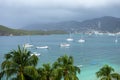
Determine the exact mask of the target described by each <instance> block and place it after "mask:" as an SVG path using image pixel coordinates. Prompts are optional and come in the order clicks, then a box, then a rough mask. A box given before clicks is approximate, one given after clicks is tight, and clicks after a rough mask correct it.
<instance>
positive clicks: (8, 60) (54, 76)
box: [0, 46, 80, 80]
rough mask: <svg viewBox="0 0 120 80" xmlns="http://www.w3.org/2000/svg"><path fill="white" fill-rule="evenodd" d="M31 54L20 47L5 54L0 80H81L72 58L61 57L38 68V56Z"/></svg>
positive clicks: (78, 69)
mask: <svg viewBox="0 0 120 80" xmlns="http://www.w3.org/2000/svg"><path fill="white" fill-rule="evenodd" d="M31 54H32V52H31V51H28V50H27V49H26V48H24V47H23V48H21V47H20V46H18V49H17V50H12V51H10V52H9V53H7V54H5V60H4V61H3V62H2V64H1V71H0V80H2V79H3V80H5V79H6V80H61V79H64V80H79V79H78V77H77V75H76V74H77V73H80V68H79V67H77V66H74V61H73V57H72V56H67V55H64V56H61V57H59V58H58V59H57V61H55V62H54V63H53V64H51V65H50V63H47V64H43V66H42V67H39V68H36V66H37V63H38V56H36V55H31ZM37 67H38V66H37Z"/></svg>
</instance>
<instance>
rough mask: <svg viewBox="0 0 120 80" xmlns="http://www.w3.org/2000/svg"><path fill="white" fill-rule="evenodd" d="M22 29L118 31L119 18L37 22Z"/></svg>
mask: <svg viewBox="0 0 120 80" xmlns="http://www.w3.org/2000/svg"><path fill="white" fill-rule="evenodd" d="M22 29H24V30H64V31H67V32H75V31H77V32H88V31H93V30H97V31H100V32H119V31H120V18H116V17H111V16H104V17H100V18H94V19H91V20H85V21H82V22H78V21H65V22H59V23H37V24H31V25H28V26H26V27H23V28H22Z"/></svg>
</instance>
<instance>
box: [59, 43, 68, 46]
mask: <svg viewBox="0 0 120 80" xmlns="http://www.w3.org/2000/svg"><path fill="white" fill-rule="evenodd" d="M69 46H70V44H68V43H61V44H60V47H69Z"/></svg>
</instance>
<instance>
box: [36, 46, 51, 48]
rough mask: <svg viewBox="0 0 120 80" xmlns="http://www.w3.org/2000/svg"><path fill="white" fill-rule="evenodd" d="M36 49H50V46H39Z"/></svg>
mask: <svg viewBox="0 0 120 80" xmlns="http://www.w3.org/2000/svg"><path fill="white" fill-rule="evenodd" d="M36 48H37V49H48V48H49V47H48V46H37V47H36Z"/></svg>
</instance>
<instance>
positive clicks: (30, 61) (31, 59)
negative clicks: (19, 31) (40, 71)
mask: <svg viewBox="0 0 120 80" xmlns="http://www.w3.org/2000/svg"><path fill="white" fill-rule="evenodd" d="M37 63H38V57H37V56H35V55H32V56H31V52H30V51H27V49H25V48H20V46H18V49H17V50H12V51H11V52H9V53H8V54H6V55H5V60H4V61H3V62H2V64H1V70H2V71H1V72H0V79H2V77H6V80H8V79H9V78H10V79H11V80H34V79H33V78H35V77H36V76H37V70H36V69H35V66H36V65H37Z"/></svg>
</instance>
